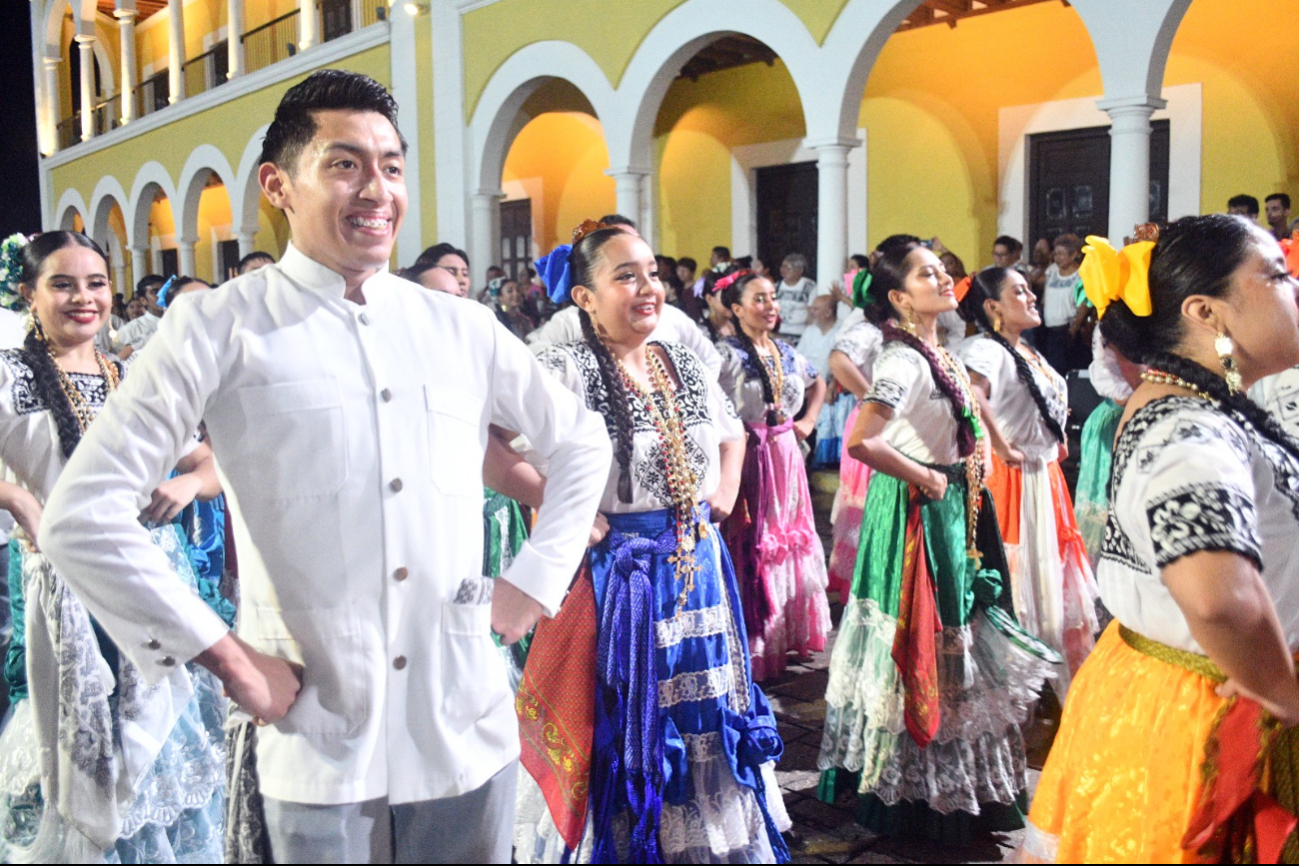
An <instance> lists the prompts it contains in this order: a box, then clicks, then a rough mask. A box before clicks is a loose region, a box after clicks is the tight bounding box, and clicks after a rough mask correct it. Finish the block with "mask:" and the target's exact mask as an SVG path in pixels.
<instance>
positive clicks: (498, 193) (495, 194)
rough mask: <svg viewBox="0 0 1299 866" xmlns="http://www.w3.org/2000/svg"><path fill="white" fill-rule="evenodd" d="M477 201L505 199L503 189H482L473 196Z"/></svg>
mask: <svg viewBox="0 0 1299 866" xmlns="http://www.w3.org/2000/svg"><path fill="white" fill-rule="evenodd" d="M473 197H474V200H475V201H484V200H491V199H496V198H505V190H503V189H480V190H478V191H477V192H475V193H474V194H473Z"/></svg>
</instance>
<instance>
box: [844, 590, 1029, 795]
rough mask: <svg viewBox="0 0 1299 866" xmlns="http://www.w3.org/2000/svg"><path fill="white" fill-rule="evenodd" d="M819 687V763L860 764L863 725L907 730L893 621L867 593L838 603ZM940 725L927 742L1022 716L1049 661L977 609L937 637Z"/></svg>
mask: <svg viewBox="0 0 1299 866" xmlns="http://www.w3.org/2000/svg"><path fill="white" fill-rule="evenodd" d="M839 629H840V631H839V638H838V641H837V642H836V644H835V651H834V655H833V657H832V658H831V660H830V682H829V685H828V686H827V688H826V702H827V704H828V705H829V709H828V711H827V715H826V725H825V734H824V737H823V740H822V745H821V757H820V761H819V765H820V767H821V769H830V768H831V767H844V768H846V769H849V770H854V771H855V770H860V769H861V768H862V765H863V760H864V754H865V752H866V737H867V736H868V734H869V732H870V731H873V730H882V731H887V732H888V733H891V734H902V733H904V732H905V731H906V721H905V699H906V694H905V690H904V685H903V682H902V678H901V676H899V673H898V668H897V664H896V663H895V662H894V661H893V637H894V634H895V633H896V631H897V619H896V618H895V617H891V616H889V615H888V614H886V613H884V612H883V611H882V610H881V609H880V607H879V605H878V604H877V603H876V602H875V601H874V600H872V599H860V598H854V599H852V601H851V602H849V604H848V605H847V606H846V607H845V608H844V614H843V620H842V621H841V622H840V625H839ZM939 641H940V646H939V648H938V682H939V718H940V722H939V728H938V733H937V735H936V736H935V738H934V742H936V743H943V742H948V741H953V740H962V741H965V742H974V741H976V740H978V739H979V737H981V736H983V735H986V734H992V735H996V736H1004V735H1005V732H1006V731H1007V730H1009V729H1011V728H1017V727H1018V726H1019V725H1020V724H1022V723H1023V722H1024V721H1025V720H1027V719H1028V717H1029V713H1030V712H1031V710H1032V707H1033V705H1034V703H1035V702H1036V701H1037V696H1038V693H1039V692H1040V691H1041V689H1042V684H1043V682H1044V681H1045V680H1046V679H1047V678H1049V677H1052V676H1054V670H1053V667H1054V666H1053V665H1052V664H1051V663H1050V662H1047V661H1044V660H1043V659H1042V658H1040V657H1039V656H1037V655H1034V654H1033V653H1032V652H1030V651H1029V650H1027V649H1025V648H1023V647H1021V646H1020V645H1018V644H1017V643H1016V642H1014V641H1012V640H1010V639H1009V638H1007V637H1006V636H1005V635H1004V634H1002V632H1000V631H999V630H998V629H996V628H994V627H993V626H992V625H991V623H989V622H988V620H987V618H986V616H985V615H984V614H983V613H982V612H978V613H976V614H975V615H974V617H973V618H972V619H971V621H970V624H969V625H966V626H960V627H949V628H945V629H943V631H942V634H941V635H940V636H939Z"/></svg>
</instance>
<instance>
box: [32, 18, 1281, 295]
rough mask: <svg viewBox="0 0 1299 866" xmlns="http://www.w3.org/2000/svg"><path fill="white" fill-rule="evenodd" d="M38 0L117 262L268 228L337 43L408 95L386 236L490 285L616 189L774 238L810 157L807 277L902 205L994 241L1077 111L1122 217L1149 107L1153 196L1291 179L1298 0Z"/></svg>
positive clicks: (651, 219)
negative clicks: (499, 268)
mask: <svg viewBox="0 0 1299 866" xmlns="http://www.w3.org/2000/svg"><path fill="white" fill-rule="evenodd" d="M31 2H32V11H33V15H32V19H33V23H32V31H33V44H34V46H35V49H34V52H33V66H34V70H35V72H36V81H37V97H36V98H37V109H38V119H39V120H38V122H39V126H40V146H41V150H42V159H41V182H42V196H43V214H44V222H45V227H47V228H53V227H76V228H84V229H85V230H86V231H87V232H88V233H89V234H91V235H92V236H93V237H94V238H95V239H96V240H98V241H100V242H101V243H102V244H104V245H105V246H106V248H107V249H109V250H110V255H111V257H112V259H113V267H114V269H115V274H116V279H117V282H118V283H119V284H120V285H122V286H125V285H126V284H127V283H130V282H133V281H134V280H135V279H136V278H137V276H138V275H142V274H144V273H146V272H161V271H165V270H176V271H180V272H183V273H187V274H192V275H195V276H198V277H201V278H204V279H209V280H214V281H220V280H222V279H224V278H225V275H226V274H227V273H228V271H229V268H230V267H231V266H233V264H234V262H235V261H237V259H238V257H239V256H241V255H242V254H245V253H247V252H250V251H252V250H254V249H261V250H266V251H268V252H270V253H272V254H273V255H278V254H280V253H281V252H282V251H283V249H284V246H285V244H286V243H287V241H288V237H287V226H286V224H285V222H284V220H283V217H282V215H280V214H278V213H276V212H275V211H274V210H273V209H271V208H269V206H267V205H266V204H265V203H264V202H263V201H262V199H261V196H260V193H259V191H258V189H257V185H256V164H255V161H256V158H257V154H258V152H259V150H260V141H261V135H262V133H263V132H264V129H265V127H266V125H267V124H268V123H269V121H270V119H271V117H272V115H273V112H274V108H275V105H276V103H277V102H278V101H279V99H280V97H281V96H282V94H283V93H284V91H285V90H286V89H287V88H288V87H290V86H292V85H293V84H294V83H295V82H297V81H300V80H301V79H302V78H303V77H305V76H306V75H308V74H310V72H312V71H313V70H315V69H319V68H323V67H337V68H346V69H354V70H357V71H360V72H364V73H365V74H367V75H370V76H372V77H374V78H376V79H377V80H379V81H380V82H382V83H384V84H385V85H386V86H388V87H389V88H390V89H391V90H392V91H393V93H394V96H395V97H396V98H397V101H398V104H399V106H400V110H401V126H402V131H403V133H404V134H405V136H406V138H407V139H408V140H409V142H410V145H411V150H410V154H409V166H408V175H407V176H408V182H409V184H410V193H411V196H410V197H411V206H410V211H409V215H408V219H407V222H406V224H405V226H404V227H403V229H402V232H401V234H400V237H399V241H398V248H397V251H396V253H395V259H396V261H395V264H408V263H409V262H410V261H411V260H413V259H414V257H415V256H416V255H417V254H418V252H419V251H420V250H421V249H423V248H424V247H426V246H428V245H430V244H432V243H435V242H438V241H450V242H452V243H455V244H456V245H457V246H462V247H464V248H466V249H467V250H468V251H469V253H470V257H471V260H472V261H471V264H472V266H473V267H472V269H473V272H474V278H475V282H476V283H480V282H481V280H482V275H483V273H484V271H485V270H486V268H487V266H488V265H491V264H498V263H501V261H502V260H503V259H505V258H509V257H511V256H513V257H514V258H515V259H519V260H521V257H522V256H536V255H541V254H543V253H545V252H546V251H548V250H549V249H550V248H551V247H553V246H554V245H555V244H557V243H561V242H563V241H564V240H566V239H567V236H568V234H569V232H570V231H571V228H572V227H573V226H574V225H576V224H577V223H578V222H580V221H581V220H582V219H584V218H587V217H595V216H599V215H601V214H604V213H608V212H611V211H615V210H616V211H618V212H621V213H624V214H627V215H628V216H631V217H632V218H633V219H636V220H637V221H638V222H639V223H640V224H641V227H642V233H643V234H644V235H645V236H646V237H648V238H649V239H650V240H651V242H652V243H653V245H654V246H655V248H656V249H658V250H659V251H660V252H662V253H664V254H667V255H673V256H685V255H689V256H692V257H694V258H696V259H698V260H700V261H701V262H702V261H707V258H708V252H709V249H710V248H711V247H712V246H714V245H719V244H720V245H726V246H729V247H730V248H731V250H732V252H733V253H735V254H737V255H740V254H745V253H754V252H757V245H758V242H759V237H758V235H759V229H760V224H761V223H762V221H763V219H764V218H766V217H769V216H770V215H769V214H767V213H765V212H762V210H761V209H760V206H759V199H760V189H759V185H760V181H759V178H760V177H762V176H763V172H764V171H765V170H768V169H771V168H772V167H775V166H782V165H798V164H803V165H807V166H815V172H814V177H815V180H814V185H815V196H814V199H815V201H814V204H813V205H812V216H813V217H814V226H815V228H814V237H815V241H814V244H815V249H809V250H805V251H804V252H806V253H808V254H810V255H812V256H813V257H814V258H815V260H816V261H818V262H820V263H822V264H821V266H820V268H819V271H820V273H819V274H818V276H819V277H820V279H821V281H823V282H825V281H828V280H830V279H832V278H833V277H834V275H835V274H836V273H841V271H840V270H839V265H840V264H841V263H842V262H843V260H844V258H845V257H846V256H847V255H848V254H849V253H854V252H865V251H866V250H868V249H869V248H871V247H872V246H873V245H874V244H875V243H877V242H878V241H879V240H880V239H881V238H883V237H885V236H887V235H889V234H892V233H894V232H910V233H915V234H920V235H924V236H931V235H937V236H939V237H941V238H942V240H943V241H944V243H945V244H946V245H947V247H949V248H950V249H952V250H953V251H955V252H956V253H957V254H958V255H960V256H961V257H962V258H964V260H965V261H966V263H967V265H969V266H971V267H973V266H975V265H979V264H985V263H987V260H988V251H989V249H990V247H991V245H992V241H993V239H994V238H995V237H997V236H998V235H1000V234H1010V235H1013V236H1016V237H1020V238H1025V239H1030V240H1031V238H1030V237H1029V235H1030V229H1031V228H1032V226H1033V220H1034V218H1035V217H1034V210H1033V209H1034V207H1037V206H1038V205H1037V203H1036V199H1034V198H1032V196H1033V195H1034V193H1033V190H1034V189H1035V187H1034V184H1035V183H1036V181H1035V172H1036V171H1038V170H1039V169H1038V168H1037V167H1036V166H1037V165H1038V163H1037V162H1036V161H1035V153H1036V151H1035V148H1038V147H1039V144H1037V142H1041V141H1045V140H1046V139H1045V138H1043V136H1046V137H1048V138H1049V137H1050V136H1051V135H1053V134H1057V133H1065V132H1068V131H1070V130H1094V129H1097V128H1100V127H1109V135H1110V146H1109V167H1108V170H1107V173H1108V190H1107V192H1108V223H1107V225H1108V229H1109V231H1110V233H1111V234H1112V235H1122V234H1125V233H1128V232H1130V230H1131V226H1132V225H1133V224H1135V223H1137V222H1141V221H1144V220H1145V218H1146V217H1147V215H1148V214H1149V210H1150V207H1151V203H1152V202H1154V201H1155V196H1154V192H1153V190H1154V187H1152V185H1151V180H1152V177H1151V176H1150V173H1149V172H1150V168H1149V165H1150V159H1151V152H1152V151H1151V148H1152V144H1151V142H1152V129H1153V130H1156V132H1155V135H1154V138H1155V139H1156V140H1158V136H1159V135H1160V134H1163V135H1166V139H1164V141H1165V142H1166V143H1165V144H1163V145H1158V144H1156V147H1157V148H1158V147H1161V146H1162V147H1164V148H1165V149H1166V160H1167V168H1166V171H1167V178H1166V188H1164V189H1162V192H1161V193H1160V194H1161V195H1162V196H1163V199H1162V202H1163V204H1162V205H1160V206H1161V207H1164V208H1166V212H1167V216H1168V217H1171V218H1175V217H1177V216H1182V215H1185V214H1189V213H1201V212H1208V211H1222V210H1225V209H1226V201H1227V199H1228V198H1229V197H1230V196H1232V195H1234V194H1237V193H1249V194H1252V195H1254V196H1256V197H1258V198H1259V199H1260V200H1262V199H1263V197H1264V196H1266V195H1268V194H1270V193H1273V192H1287V193H1291V194H1294V195H1299V139H1297V137H1296V135H1295V132H1294V131H1295V130H1296V129H1299V76H1296V75H1295V74H1294V73H1293V70H1292V68H1291V67H1292V66H1293V52H1294V46H1295V45H1296V44H1299V0H1073V2H1072V4H1068V5H1067V4H1064V3H1062V2H1059V0H983V2H980V0H925V2H923V3H922V2H921V0H635V2H633V3H625V4H620V5H614V6H610V5H609V4H606V3H597V2H593V0H426V2H411V3H406V2H404V0H400V2H398V0H393V2H392V3H391V5H390V2H389V0H315V2H306V3H301V2H296V0H31ZM737 45H738V46H740V49H741V50H739V52H738V53H737V51H736V48H735V46H737ZM745 46H747V48H745ZM750 49H751V50H752V51H753V52H754V54H753V55H749V54H745V53H744V52H745V51H747V50H750ZM755 56H756V58H757V59H756V60H755V59H754V57H755ZM1159 130H1165V131H1164V132H1162V133H1161V132H1160V131H1159ZM809 176H811V175H809ZM1159 183H1165V181H1163V180H1160V181H1159ZM525 201H526V204H525ZM520 220H522V221H523V222H522V224H520Z"/></svg>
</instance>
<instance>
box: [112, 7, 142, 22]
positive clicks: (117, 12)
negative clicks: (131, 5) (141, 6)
mask: <svg viewBox="0 0 1299 866" xmlns="http://www.w3.org/2000/svg"><path fill="white" fill-rule="evenodd" d="M139 14H140V13H138V12H136V11H135V10H134V9H114V10H113V17H114V18H116V19H117V20H118V21H119V22H120V23H122V24H129V23H131V22H133V21H135V19H136V16H137V15H139Z"/></svg>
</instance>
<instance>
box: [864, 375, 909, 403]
mask: <svg viewBox="0 0 1299 866" xmlns="http://www.w3.org/2000/svg"><path fill="white" fill-rule="evenodd" d="M906 396H907V386H906V385H904V384H902V383H901V382H899V381H897V380H896V379H878V380H876V382H875V384H874V385H873V386H872V387H871V390H870V393H869V394H867V395H866V402H867V403H879V404H880V405H881V406H888V407H889V408H890V409H896V408H898V406H899V405H900V404H901V403H902V401H903V400H905V399H906Z"/></svg>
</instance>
